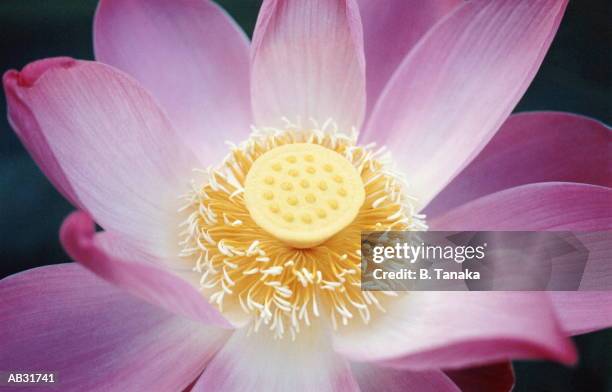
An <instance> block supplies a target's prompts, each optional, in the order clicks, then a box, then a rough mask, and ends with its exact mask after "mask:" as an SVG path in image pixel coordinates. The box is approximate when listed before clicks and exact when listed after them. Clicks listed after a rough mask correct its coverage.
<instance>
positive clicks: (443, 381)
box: [351, 363, 461, 392]
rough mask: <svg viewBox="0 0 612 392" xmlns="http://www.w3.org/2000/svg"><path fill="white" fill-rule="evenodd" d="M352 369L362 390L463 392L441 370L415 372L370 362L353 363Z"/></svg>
mask: <svg viewBox="0 0 612 392" xmlns="http://www.w3.org/2000/svg"><path fill="white" fill-rule="evenodd" d="M351 369H352V371H353V376H354V377H355V379H356V380H357V383H358V384H359V390H360V391H361V392H405V391H419V392H461V389H459V388H458V387H457V385H455V383H454V382H453V381H451V379H450V378H449V377H448V376H447V375H446V374H444V372H442V371H441V370H428V371H422V372H413V371H409V370H398V369H392V368H385V367H380V366H376V365H374V364H370V363H353V364H351Z"/></svg>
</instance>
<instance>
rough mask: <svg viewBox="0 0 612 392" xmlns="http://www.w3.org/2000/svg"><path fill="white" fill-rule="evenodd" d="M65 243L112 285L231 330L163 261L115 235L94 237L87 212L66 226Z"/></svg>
mask: <svg viewBox="0 0 612 392" xmlns="http://www.w3.org/2000/svg"><path fill="white" fill-rule="evenodd" d="M61 240H62V244H63V245H64V248H66V251H67V252H68V254H70V256H71V257H73V258H74V259H75V260H76V261H78V262H79V263H81V264H83V265H84V266H85V267H87V268H88V269H90V270H91V271H93V272H94V273H95V274H96V275H98V276H100V277H101V278H103V279H105V280H107V281H108V282H110V283H112V284H114V285H116V286H118V287H120V288H122V289H124V290H126V291H127V292H129V293H131V294H134V295H136V296H138V297H140V298H142V299H144V300H146V301H147V302H149V303H152V304H154V305H157V306H160V307H162V308H164V309H166V310H167V311H169V312H173V313H177V314H180V315H182V316H185V317H189V318H191V319H193V320H197V321H200V322H203V323H205V324H214V325H217V326H220V327H224V328H231V325H230V323H229V322H228V321H227V320H225V318H223V316H222V315H221V314H220V313H219V311H218V310H217V309H216V308H215V307H214V306H212V305H210V304H209V303H208V302H207V301H206V299H205V297H204V296H203V295H202V294H201V293H200V292H198V290H196V288H195V287H194V286H193V285H191V284H190V282H189V281H187V280H185V279H182V278H181V277H179V276H178V275H176V274H175V273H173V272H172V271H170V270H168V269H167V268H164V267H163V264H162V262H161V261H159V260H157V259H156V258H155V257H154V256H151V255H148V254H146V253H144V252H142V251H140V250H139V249H134V248H133V246H131V244H130V243H129V242H126V241H125V240H124V239H123V238H121V236H118V235H115V234H113V233H98V234H95V233H94V224H93V221H92V220H91V218H89V217H88V216H87V214H85V213H83V212H75V213H73V214H72V215H70V216H69V217H68V218H67V219H66V220H65V222H64V224H63V225H62V230H61Z"/></svg>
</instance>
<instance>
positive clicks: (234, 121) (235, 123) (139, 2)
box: [94, 0, 252, 165]
mask: <svg viewBox="0 0 612 392" xmlns="http://www.w3.org/2000/svg"><path fill="white" fill-rule="evenodd" d="M94 43H95V52H96V58H97V59H98V60H99V61H102V62H105V63H108V64H111V65H113V66H115V67H117V68H119V69H122V70H124V71H126V72H127V73H129V74H130V75H132V76H133V77H134V78H136V79H137V80H138V81H139V82H140V83H142V85H143V86H144V87H146V88H147V89H148V90H149V91H150V92H151V93H152V94H153V95H154V96H155V98H156V99H157V100H158V101H159V102H160V104H161V105H162V107H163V108H164V109H165V110H166V112H167V113H168V116H169V118H170V120H171V121H172V123H173V125H174V126H175V128H176V129H177V131H179V134H180V136H181V137H182V138H184V140H185V141H186V142H187V145H188V146H190V147H192V148H193V151H194V152H195V153H196V154H200V155H201V156H202V157H203V158H205V159H206V161H207V164H215V165H216V164H218V163H219V162H218V160H220V159H221V158H222V157H223V156H224V155H225V154H226V152H227V150H228V149H227V146H226V145H225V144H224V142H225V140H228V139H231V140H234V141H237V142H239V141H241V140H242V139H243V138H245V137H246V136H247V135H248V134H249V132H250V128H249V127H250V125H251V123H252V122H251V115H250V113H251V108H250V93H249V46H248V45H249V44H248V39H247V37H246V36H245V34H244V32H243V31H242V30H241V29H240V27H239V26H238V25H237V24H236V23H235V22H234V21H233V20H232V19H231V18H230V17H229V16H228V15H227V14H226V13H225V11H223V10H222V9H221V8H220V7H219V6H218V5H216V4H214V3H213V2H212V1H209V0H175V1H167V0H103V1H101V2H100V5H99V7H98V11H97V13H96V19H95V24H94Z"/></svg>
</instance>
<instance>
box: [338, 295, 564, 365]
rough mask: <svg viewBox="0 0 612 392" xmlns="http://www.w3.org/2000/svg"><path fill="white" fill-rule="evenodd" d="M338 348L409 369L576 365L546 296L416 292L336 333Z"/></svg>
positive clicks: (350, 355)
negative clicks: (538, 362)
mask: <svg viewBox="0 0 612 392" xmlns="http://www.w3.org/2000/svg"><path fill="white" fill-rule="evenodd" d="M334 346H335V348H336V351H337V352H339V353H340V354H342V355H345V356H347V358H350V359H352V360H356V361H375V362H378V363H380V364H383V365H385V366H391V367H396V368H405V369H411V370H428V369H438V368H443V369H449V368H460V367H466V366H475V365H481V364H486V363H492V362H499V361H505V360H510V359H527V358H540V359H550V360H555V361H560V362H562V363H566V364H570V363H573V362H574V361H575V359H576V352H575V350H574V347H573V345H572V343H571V341H570V340H569V339H567V338H566V337H565V334H564V333H563V331H562V330H561V328H560V326H559V325H558V323H557V320H556V318H555V314H554V310H553V308H552V305H551V304H550V301H549V300H548V297H547V296H546V293H520V292H411V293H409V294H408V295H406V296H404V297H402V298H400V299H398V300H396V301H394V302H392V303H391V302H390V303H389V305H388V306H387V311H386V312H385V313H384V314H382V315H378V317H376V318H374V319H373V320H372V322H370V324H368V325H365V326H363V327H361V328H352V329H350V330H347V331H340V332H339V333H337V334H336V336H335V340H334Z"/></svg>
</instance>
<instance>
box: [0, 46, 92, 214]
mask: <svg viewBox="0 0 612 392" xmlns="http://www.w3.org/2000/svg"><path fill="white" fill-rule="evenodd" d="M73 63H74V60H72V59H71V58H67V57H57V58H53V59H48V60H42V61H37V62H34V63H31V64H29V65H27V66H26V67H25V68H24V69H23V71H22V72H21V73H19V72H17V71H15V70H10V71H7V72H5V73H4V75H3V77H2V83H3V85H4V92H5V94H6V100H7V103H8V105H7V106H8V108H7V111H8V120H9V123H10V124H11V127H12V128H13V129H14V130H15V133H16V134H17V136H18V137H19V140H21V143H23V145H24V146H25V148H26V149H27V150H28V152H29V153H30V155H31V156H32V158H33V159H34V161H35V162H36V164H37V165H38V166H39V167H40V169H41V170H42V172H43V173H44V174H45V176H47V178H48V179H49V180H50V181H51V183H52V184H53V185H54V186H55V188H56V189H57V190H58V191H59V192H60V193H61V194H62V195H63V196H64V197H65V198H66V199H68V200H69V201H70V202H71V203H72V204H73V205H75V206H78V207H82V205H81V203H80V201H79V200H78V198H77V196H76V194H75V192H74V189H73V188H72V185H70V181H68V179H67V178H66V176H65V174H64V171H63V170H62V168H61V167H60V165H59V163H58V162H57V159H55V156H54V155H53V152H52V151H51V148H50V147H49V143H48V142H47V139H46V137H45V135H44V134H43V133H42V132H41V130H40V126H39V124H38V121H37V120H36V117H34V115H33V114H32V112H31V110H30V109H29V108H28V105H27V104H26V103H24V102H23V101H22V100H21V99H20V98H19V94H17V91H18V89H20V88H21V86H29V85H31V84H32V83H34V82H35V81H36V79H38V77H39V76H40V75H41V74H43V73H44V72H45V71H46V70H47V69H49V68H54V67H69V66H70V65H71V64H73Z"/></svg>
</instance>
